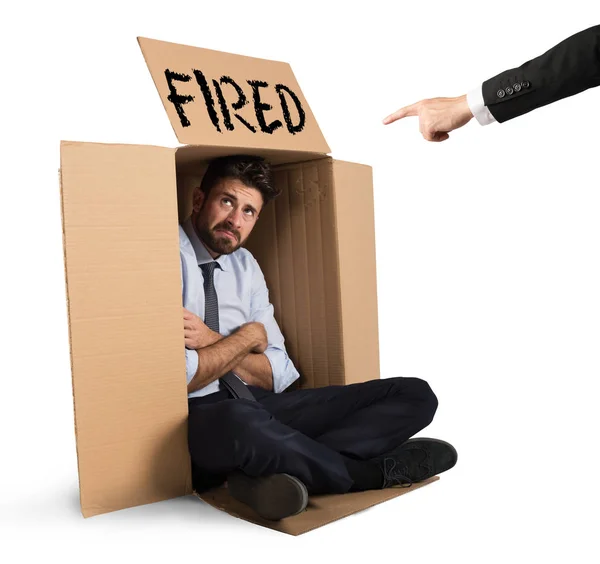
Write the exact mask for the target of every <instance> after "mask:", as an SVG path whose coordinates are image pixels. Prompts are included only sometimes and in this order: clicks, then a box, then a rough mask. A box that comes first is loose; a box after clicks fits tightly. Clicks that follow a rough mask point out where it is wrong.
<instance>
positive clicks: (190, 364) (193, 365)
mask: <svg viewBox="0 0 600 564" xmlns="http://www.w3.org/2000/svg"><path fill="white" fill-rule="evenodd" d="M197 371H198V351H194V350H191V349H188V348H186V349H185V372H186V376H187V383H188V384H189V383H190V382H191V381H192V378H193V377H194V376H195V375H196V372H197Z"/></svg>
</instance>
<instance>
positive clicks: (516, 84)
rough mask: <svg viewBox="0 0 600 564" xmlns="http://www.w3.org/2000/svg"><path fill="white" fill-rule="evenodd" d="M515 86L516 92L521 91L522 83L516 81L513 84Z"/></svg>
mask: <svg viewBox="0 0 600 564" xmlns="http://www.w3.org/2000/svg"><path fill="white" fill-rule="evenodd" d="M513 88H514V89H515V92H520V91H521V84H520V83H519V82H515V83H514V84H513Z"/></svg>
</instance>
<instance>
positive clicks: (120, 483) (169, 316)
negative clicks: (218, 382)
mask: <svg viewBox="0 0 600 564" xmlns="http://www.w3.org/2000/svg"><path fill="white" fill-rule="evenodd" d="M61 169H62V190H61V191H62V212H63V237H64V252H65V275H66V280H67V296H68V310H69V331H70V340H71V367H72V378H73V397H74V403H75V427H76V437H77V454H78V465H79V482H80V495H81V507H82V512H83V514H84V516H86V517H87V516H91V515H95V514H98V513H105V512H108V511H113V510H116V509H122V508H125V507H131V506H134V505H140V504H144V503H150V502H153V501H159V500H163V499H168V498H171V497H176V496H180V495H184V494H187V493H190V492H191V479H190V463H189V455H188V451H187V427H186V424H187V393H186V379H185V358H184V354H183V325H182V320H181V278H180V260H179V250H178V249H179V243H178V227H177V225H178V222H177V199H176V185H175V156H174V151H173V150H172V149H164V148H160V147H143V146H123V145H101V144H92V143H66V142H65V143H63V144H62V145H61Z"/></svg>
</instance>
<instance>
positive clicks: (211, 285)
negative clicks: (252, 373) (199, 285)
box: [200, 261, 256, 401]
mask: <svg viewBox="0 0 600 564" xmlns="http://www.w3.org/2000/svg"><path fill="white" fill-rule="evenodd" d="M217 266H219V263H218V262H217V261H213V262H207V263H206V264H201V265H200V270H202V276H203V277H204V323H205V324H206V326H207V327H208V328H209V329H212V330H213V331H216V332H217V333H219V299H218V298H217V291H216V289H215V268H216V267H217ZM219 382H220V383H221V384H222V385H223V386H224V387H225V388H227V389H228V390H229V392H230V393H231V394H232V395H233V397H235V398H244V399H248V400H252V401H256V399H255V398H254V396H253V395H252V392H251V391H250V390H249V389H248V388H247V387H246V385H245V384H244V383H243V382H242V381H241V380H240V379H239V378H238V377H237V376H236V375H235V374H234V373H233V372H227V374H224V375H223V376H221V378H219Z"/></svg>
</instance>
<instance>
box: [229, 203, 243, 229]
mask: <svg viewBox="0 0 600 564" xmlns="http://www.w3.org/2000/svg"><path fill="white" fill-rule="evenodd" d="M227 221H228V222H229V224H230V225H231V226H232V227H234V228H235V229H239V228H240V226H241V223H242V211H241V210H240V209H239V208H234V209H233V210H231V212H230V214H229V215H228V216H227Z"/></svg>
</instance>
